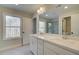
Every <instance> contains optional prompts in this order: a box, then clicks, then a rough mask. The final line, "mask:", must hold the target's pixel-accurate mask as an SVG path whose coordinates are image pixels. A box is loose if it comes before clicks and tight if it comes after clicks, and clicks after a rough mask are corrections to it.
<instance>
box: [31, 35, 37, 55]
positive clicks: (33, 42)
mask: <svg viewBox="0 0 79 59" xmlns="http://www.w3.org/2000/svg"><path fill="white" fill-rule="evenodd" d="M30 49H31V51H32V53H33V54H35V55H37V38H36V37H33V36H31V39H30Z"/></svg>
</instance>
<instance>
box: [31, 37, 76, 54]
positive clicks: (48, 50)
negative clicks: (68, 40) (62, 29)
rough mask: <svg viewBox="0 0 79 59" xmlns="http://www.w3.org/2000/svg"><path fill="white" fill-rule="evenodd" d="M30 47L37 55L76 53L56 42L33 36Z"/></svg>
mask: <svg viewBox="0 0 79 59" xmlns="http://www.w3.org/2000/svg"><path fill="white" fill-rule="evenodd" d="M30 48H31V51H32V52H33V54H35V55H75V54H74V53H73V52H71V51H70V50H69V48H68V49H67V48H66V49H65V47H62V46H61V45H57V44H54V43H53V42H50V41H46V39H45V40H44V39H41V38H38V37H35V36H34V37H33V36H32V37H31V40H30Z"/></svg>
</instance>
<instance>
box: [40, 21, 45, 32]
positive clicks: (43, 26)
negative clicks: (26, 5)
mask: <svg viewBox="0 0 79 59" xmlns="http://www.w3.org/2000/svg"><path fill="white" fill-rule="evenodd" d="M39 32H40V33H46V23H45V22H43V21H39Z"/></svg>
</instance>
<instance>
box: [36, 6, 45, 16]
mask: <svg viewBox="0 0 79 59" xmlns="http://www.w3.org/2000/svg"><path fill="white" fill-rule="evenodd" d="M44 12H46V10H45V7H40V8H39V9H38V10H37V13H38V14H39V15H40V14H43V13H44Z"/></svg>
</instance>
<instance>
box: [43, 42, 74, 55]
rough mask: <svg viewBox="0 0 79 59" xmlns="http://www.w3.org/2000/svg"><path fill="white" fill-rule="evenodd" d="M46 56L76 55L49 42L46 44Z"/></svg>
mask: <svg viewBox="0 0 79 59" xmlns="http://www.w3.org/2000/svg"><path fill="white" fill-rule="evenodd" d="M44 54H45V55H46V54H48V55H51V54H52V55H74V53H72V52H70V51H68V50H65V49H63V48H61V47H59V46H57V45H55V44H54V45H53V44H52V43H49V42H44Z"/></svg>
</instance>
